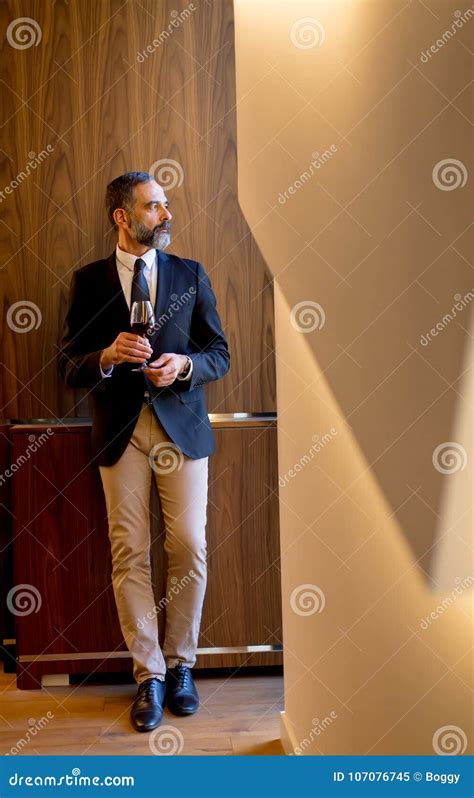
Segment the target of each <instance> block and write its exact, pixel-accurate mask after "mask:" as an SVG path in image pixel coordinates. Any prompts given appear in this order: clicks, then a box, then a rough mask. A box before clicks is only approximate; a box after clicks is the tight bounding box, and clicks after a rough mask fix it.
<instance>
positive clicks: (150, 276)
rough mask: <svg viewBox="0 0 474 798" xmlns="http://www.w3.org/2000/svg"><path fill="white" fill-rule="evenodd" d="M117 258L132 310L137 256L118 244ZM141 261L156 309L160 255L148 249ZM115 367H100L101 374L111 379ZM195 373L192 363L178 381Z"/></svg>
mask: <svg viewBox="0 0 474 798" xmlns="http://www.w3.org/2000/svg"><path fill="white" fill-rule="evenodd" d="M115 257H116V263H117V272H118V276H119V278H120V284H121V286H122V291H123V293H124V296H125V299H126V302H127V305H128V307H129V309H130V300H131V296H132V282H133V272H134V270H135V261H137V260H138V258H137V256H136V255H131V254H130V252H125V251H124V250H123V249H120V247H119V245H118V244H117V247H116V250H115ZM140 257H141V259H142V260H144V261H145V268H144V270H143V273H144V275H145V279H146V281H147V284H148V290H149V292H150V300H151V303H152V305H153V307H155V301H156V286H157V276H158V254H157V252H156V249H148V250H147V251H146V252H145V254H144V255H140ZM113 368H114V367H113V366H110V368H108V369H107V370H106V371H104V370H103V369H102V367H100V372H101V374H102V377H110V376H111V374H112V371H113ZM192 372H193V363H192V361H191V365H190V368H189V371H188V373H187V375H186V376H185V377H179V376H178V377H177V379H178V380H190V379H191V375H192Z"/></svg>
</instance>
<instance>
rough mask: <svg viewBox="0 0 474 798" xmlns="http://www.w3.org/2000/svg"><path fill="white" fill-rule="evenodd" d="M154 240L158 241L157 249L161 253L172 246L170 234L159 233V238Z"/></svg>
mask: <svg viewBox="0 0 474 798" xmlns="http://www.w3.org/2000/svg"><path fill="white" fill-rule="evenodd" d="M154 238H157V239H158V240H157V241H156V244H155V249H159V250H160V252H162V251H163V250H164V249H166V247H169V245H170V244H171V235H170V234H169V233H159V234H158V236H154Z"/></svg>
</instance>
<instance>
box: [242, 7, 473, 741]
mask: <svg viewBox="0 0 474 798" xmlns="http://www.w3.org/2000/svg"><path fill="white" fill-rule="evenodd" d="M431 5H432V6H433V8H434V10H431V11H430V10H429V9H428V8H427V6H426V5H425V4H420V3H411V4H410V3H402V2H381V1H380V0H379V1H378V2H376V3H375V2H373V3H372V2H356V1H354V2H332V3H322V2H307V3H297V2H292V3H281V2H272V1H270V0H267V1H266V2H261V3H259V2H255V0H252V2H248V1H246V0H235V15H236V67H237V71H236V74H237V102H238V105H237V142H238V166H239V201H240V204H241V207H242V209H243V211H244V214H245V216H246V218H247V221H248V224H249V226H250V228H251V230H252V232H253V235H254V237H255V239H256V241H257V244H258V245H259V248H260V250H261V252H262V254H263V256H264V258H265V260H266V262H267V265H268V267H269V270H270V271H271V273H272V275H273V277H274V286H275V329H276V351H275V359H276V368H277V406H278V418H279V472H280V512H281V548H282V586H283V619H284V646H285V716H284V724H283V733H284V734H287V735H288V737H289V740H290V742H291V744H292V745H293V747H295V746H299V750H300V751H303V753H311V754H318V753H323V754H339V753H345V754H359V753H361V754H364V753H371V754H386V753H389V754H402V753H409V754H417V753H419V754H422V753H423V754H429V753H433V750H435V751H436V752H438V751H439V750H443V749H444V748H445V747H446V746H448V747H449V745H450V742H452V741H453V740H454V743H455V750H459V751H461V750H464V749H465V750H466V752H468V751H470V750H472V736H473V734H472V727H471V726H470V722H471V721H470V718H471V713H472V699H471V696H472V693H471V690H470V682H471V676H472V660H471V651H472V642H473V640H472V637H473V636H472V595H473V592H472V586H471V583H472V582H473V581H474V578H473V572H474V568H473V561H472V470H471V466H470V462H471V461H470V447H471V439H472V421H471V419H472V374H471V372H470V371H469V368H470V367H471V368H472V366H471V364H472V355H471V357H469V356H468V349H467V342H468V341H470V340H471V339H470V336H469V333H468V330H469V323H470V321H469V319H470V312H471V299H472V298H473V296H474V295H473V294H472V293H471V290H472V272H471V269H470V266H469V262H468V255H469V243H470V235H469V234H470V230H471V228H470V210H471V207H470V206H471V203H470V202H469V199H468V198H469V196H470V193H469V192H470V189H471V186H472V178H471V177H470V174H472V164H471V163H470V142H471V126H470V124H469V120H470V114H471V113H472V112H471V110H470V105H469V93H470V92H469V89H470V82H471V73H470V64H469V52H468V49H467V48H469V49H471V50H472V31H473V29H474V20H472V21H471V20H469V19H467V18H466V19H464V18H463V19H460V18H459V16H455V15H454V12H455V11H457V9H458V5H457V4H456V3H450V2H443V3H439V4H431ZM461 10H462V9H461ZM308 18H309V19H308ZM305 20H306V21H305ZM455 20H457V25H458V26H456V25H454V27H453V28H451V25H452V23H453V21H455ZM448 29H451V30H452V31H453V35H452V36H448V37H445V44H442V46H441V47H439V46H438V52H436V53H432V54H431V56H429V57H428V56H425V57H423V56H422V52H423V51H426V50H427V49H428V48H430V46H431V45H432V44H433V43H435V42H436V41H437V40H438V39H439V38H440V37H441V36H442V34H443V33H444V32H445V31H446V30H448ZM331 145H332V150H331ZM315 152H316V153H319V157H320V158H321V156H322V154H323V153H326V155H325V156H323V158H322V160H323V163H322V164H321V161H318V160H317V158H316V157H315V156H314V155H313V153H315ZM446 159H449V160H450V161H451V160H452V159H456V161H458V162H460V163H455V164H454V172H453V173H451V174H453V175H454V177H455V182H454V183H452V184H449V174H448V176H446V173H445V171H444V168H443V165H442V164H440V162H441V161H444V160H446ZM312 161H313V167H312V173H311V162H312ZM318 164H320V165H319V168H318ZM437 164H439V166H436V165H437ZM433 170H435V171H434V172H433ZM466 176H467V180H465V178H466ZM457 179H459V181H460V183H461V184H462V185H458V186H457V183H456V180H457ZM447 180H448V182H447ZM456 186H457V187H456ZM447 188H450V189H452V190H445V189H447ZM459 295H460V297H461V299H460V300H459ZM263 298H264V297H263V294H260V295H258V294H257V295H256V296H255V297H254V301H255V302H261V301H262V300H263ZM456 298H457V300H458V301H457V309H455V310H454V311H453V310H452V308H453V306H454V303H455V302H456ZM300 303H301V304H300ZM314 303H317V305H315V304H314ZM437 324H438V334H437V335H436V336H432V340H428V341H427V339H426V338H423V336H424V335H425V336H426V334H427V333H428V331H429V330H431V329H432V328H433V327H435V325H437ZM317 436H319V438H318V437H317ZM318 441H319V446H318V445H316V444H317V442H318ZM445 443H449V446H448V447H447V449H448V452H447V457H445V456H444V455H445V454H446V452H445V448H446V447H443V446H442V445H443V444H445ZM437 447H442V448H441V452H440V454H439V457H438V458H437V459H436V458H435V463H436V467H435V464H434V463H433V453H434V452H435V451H436V450H437ZM450 452H451V453H452V454H453V456H452V457H451V455H450ZM461 466H463V467H462V468H461ZM450 471H453V472H454V473H447V472H450ZM305 585H309V587H307V588H305V587H304V586H305ZM442 602H443V603H442ZM437 608H438V609H437ZM430 613H435V617H432V618H431V619H430V622H429V623H424V622H423V619H424V618H426V617H427V616H429V615H430ZM444 727H456V728H455V729H454V730H453V731H452V733H451V732H450V731H449V730H445V729H444ZM433 741H435V742H433ZM436 741H437V742H436ZM457 745H458V746H459V748H456V746H457Z"/></svg>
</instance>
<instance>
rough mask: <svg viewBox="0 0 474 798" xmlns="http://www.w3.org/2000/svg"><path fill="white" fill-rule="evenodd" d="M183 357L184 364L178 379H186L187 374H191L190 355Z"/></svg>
mask: <svg viewBox="0 0 474 798" xmlns="http://www.w3.org/2000/svg"><path fill="white" fill-rule="evenodd" d="M183 357H184V362H183V365H182V367H181V370H180V371H178V377H185V376H186V374H187V373H188V372H189V369H190V368H191V358H190V357H189V356H188V355H183Z"/></svg>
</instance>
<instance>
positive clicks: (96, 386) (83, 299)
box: [59, 251, 230, 466]
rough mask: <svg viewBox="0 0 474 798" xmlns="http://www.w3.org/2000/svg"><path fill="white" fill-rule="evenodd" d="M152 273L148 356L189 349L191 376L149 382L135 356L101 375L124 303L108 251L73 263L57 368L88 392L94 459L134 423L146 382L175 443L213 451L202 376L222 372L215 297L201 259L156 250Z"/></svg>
mask: <svg viewBox="0 0 474 798" xmlns="http://www.w3.org/2000/svg"><path fill="white" fill-rule="evenodd" d="M157 255H158V280H157V295H156V302H155V327H154V332H153V334H152V335H151V336H150V345H151V347H152V349H153V356H152V357H151V360H155V359H156V358H158V357H159V355H160V354H161V353H163V352H176V353H177V354H183V355H189V357H190V358H191V360H192V361H193V372H192V377H191V380H188V381H185V380H175V381H174V382H173V383H172V384H171V385H169V386H164V387H159V388H156V387H155V386H154V385H152V383H151V382H150V380H149V379H148V378H147V377H146V376H145V375H143V374H141V373H139V372H133V371H132V369H133V368H136V365H137V364H135V363H120V364H118V365H116V366H114V368H113V371H112V376H110V377H102V375H101V371H100V365H99V360H100V355H101V352H102V350H103V349H105V347H107V346H110V344H111V343H112V342H113V341H114V340H115V338H116V337H117V335H118V334H119V333H121V332H131V331H132V330H131V327H130V311H129V308H128V305H127V302H126V299H125V295H124V293H123V290H122V285H121V282H120V277H119V274H118V271H117V265H116V257H115V251H114V252H113V254H112V255H110V257H108V258H106V259H104V260H99V261H95V262H94V263H90V264H88V265H87V266H83V267H82V268H80V269H78V270H76V271H75V272H74V274H73V276H72V282H71V288H70V296H69V308H68V311H67V315H66V319H65V322H64V329H63V335H62V339H61V343H60V351H59V371H60V374H61V377H62V379H63V380H64V382H65V383H66V384H67V385H69V386H70V387H71V388H87V389H89V391H90V392H91V397H92V410H93V425H92V455H93V459H94V461H95V462H97V464H98V465H105V466H107V465H113V463H115V462H116V461H117V460H118V459H119V458H120V457H121V455H122V454H123V452H124V450H125V448H126V446H127V444H128V442H129V440H130V438H131V436H132V433H133V430H134V427H135V425H136V422H137V419H138V416H139V414H140V410H141V407H142V403H143V395H144V391H145V390H146V389H148V390H149V392H150V395H151V397H152V404H153V409H154V412H155V413H156V415H157V417H158V419H159V421H160V422H161V424H162V425H163V427H164V429H165V430H166V432H167V433H168V435H169V438H170V440H171V441H173V442H174V443H175V444H176V445H177V446H178V447H179V448H180V449H181V451H182V452H183V453H184V454H185V455H187V456H188V457H191V458H193V459H196V458H200V457H206V456H208V455H210V454H213V452H214V451H215V441H214V433H213V430H212V427H211V424H210V422H209V417H208V410H207V403H206V395H205V391H204V387H203V386H204V385H205V383H208V382H211V381H212V380H218V379H220V378H221V377H223V376H224V375H225V374H226V373H227V371H228V370H229V367H230V354H229V348H228V345H227V341H226V338H225V336H224V333H223V331H222V325H221V320H220V318H219V314H218V312H217V308H216V297H215V295H214V292H213V290H212V285H211V282H210V280H209V277H208V275H207V274H206V271H205V269H204V267H203V265H202V264H201V263H198V262H197V261H194V260H188V259H187V258H180V257H178V256H177V255H168V254H165V253H163V252H159V251H157Z"/></svg>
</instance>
